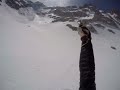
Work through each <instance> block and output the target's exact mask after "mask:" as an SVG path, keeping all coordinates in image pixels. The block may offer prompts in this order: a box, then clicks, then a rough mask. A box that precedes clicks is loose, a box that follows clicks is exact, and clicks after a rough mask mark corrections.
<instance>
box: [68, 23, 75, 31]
mask: <svg viewBox="0 0 120 90" xmlns="http://www.w3.org/2000/svg"><path fill="white" fill-rule="evenodd" d="M66 26H68V27H69V28H70V29H72V30H73V31H77V27H74V26H72V25H71V24H67V25H66Z"/></svg>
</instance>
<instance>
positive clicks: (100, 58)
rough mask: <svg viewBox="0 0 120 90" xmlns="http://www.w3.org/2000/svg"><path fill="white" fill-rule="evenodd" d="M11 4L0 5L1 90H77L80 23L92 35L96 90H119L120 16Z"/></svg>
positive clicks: (92, 9) (82, 9) (92, 10)
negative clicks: (81, 21) (79, 22)
mask: <svg viewBox="0 0 120 90" xmlns="http://www.w3.org/2000/svg"><path fill="white" fill-rule="evenodd" d="M7 1H8V2H9V4H7V3H5V2H3V3H1V5H0V43H1V44H0V90H78V88H79V78H80V77H79V75H80V73H79V56H80V48H81V41H80V37H79V35H78V32H77V26H78V24H77V21H79V20H83V22H86V25H87V26H88V28H89V29H90V30H91V31H92V42H93V48H94V53H95V64H96V85H97V90H120V86H119V85H120V72H119V68H120V65H119V63H120V15H119V12H115V11H114V12H109V13H108V12H105V11H103V10H98V9H97V8H96V7H95V6H92V5H85V6H83V7H79V8H78V7H76V6H68V7H46V6H43V7H42V8H39V9H38V7H39V5H38V7H36V6H35V8H33V6H34V5H33V6H32V7H31V6H29V5H28V1H25V0H7ZM10 1H11V2H14V3H11V2H10ZM15 1H18V2H19V3H16V2H15ZM30 2H31V1H29V3H30ZM21 3H22V4H21ZM31 3H32V2H31ZM13 4H14V5H13ZM23 4H24V5H23ZM37 4H38V3H37ZM17 5H18V6H17Z"/></svg>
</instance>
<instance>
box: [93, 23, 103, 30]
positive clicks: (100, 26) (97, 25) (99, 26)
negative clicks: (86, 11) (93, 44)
mask: <svg viewBox="0 0 120 90" xmlns="http://www.w3.org/2000/svg"><path fill="white" fill-rule="evenodd" d="M94 25H95V26H96V27H98V28H101V29H105V26H103V25H101V24H94Z"/></svg>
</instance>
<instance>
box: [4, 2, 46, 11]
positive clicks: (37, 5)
mask: <svg viewBox="0 0 120 90" xmlns="http://www.w3.org/2000/svg"><path fill="white" fill-rule="evenodd" d="M6 4H7V5H8V6H10V7H11V8H14V9H16V10H18V9H19V8H25V7H32V8H33V9H34V10H37V9H39V8H41V7H45V5H44V4H43V3H41V2H38V1H37V2H32V1H29V0H6Z"/></svg>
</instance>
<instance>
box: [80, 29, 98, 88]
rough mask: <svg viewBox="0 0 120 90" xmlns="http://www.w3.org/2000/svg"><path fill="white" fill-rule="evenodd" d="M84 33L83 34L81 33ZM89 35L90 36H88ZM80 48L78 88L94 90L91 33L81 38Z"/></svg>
mask: <svg viewBox="0 0 120 90" xmlns="http://www.w3.org/2000/svg"><path fill="white" fill-rule="evenodd" d="M83 29H84V28H82V30H83ZM82 33H84V32H82ZM89 35H90V36H89ZM81 41H82V47H81V53H80V60H79V70H80V87H79V90H96V83H95V61H94V52H93V46H92V42H91V33H90V32H89V33H87V34H86V33H84V36H82V37H81Z"/></svg>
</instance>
